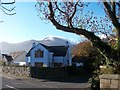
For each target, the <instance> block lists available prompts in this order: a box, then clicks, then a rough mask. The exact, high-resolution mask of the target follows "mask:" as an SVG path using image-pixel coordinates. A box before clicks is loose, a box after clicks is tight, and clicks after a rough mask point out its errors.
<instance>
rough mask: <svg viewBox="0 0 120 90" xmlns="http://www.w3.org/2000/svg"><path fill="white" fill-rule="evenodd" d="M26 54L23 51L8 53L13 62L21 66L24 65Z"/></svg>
mask: <svg viewBox="0 0 120 90" xmlns="http://www.w3.org/2000/svg"><path fill="white" fill-rule="evenodd" d="M26 54H27V53H26V52H25V51H17V52H11V53H10V54H9V55H10V56H12V58H13V60H12V62H13V64H16V65H20V66H23V65H26Z"/></svg>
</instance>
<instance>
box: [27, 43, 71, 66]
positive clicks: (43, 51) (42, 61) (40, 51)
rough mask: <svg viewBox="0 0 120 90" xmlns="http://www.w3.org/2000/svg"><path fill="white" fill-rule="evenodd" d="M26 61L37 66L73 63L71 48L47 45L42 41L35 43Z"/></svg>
mask: <svg viewBox="0 0 120 90" xmlns="http://www.w3.org/2000/svg"><path fill="white" fill-rule="evenodd" d="M26 62H27V64H28V65H29V66H36V67H57V66H69V65H71V50H70V47H69V45H68V42H66V46H46V45H43V44H41V43H39V44H37V45H35V43H33V47H32V48H31V49H30V50H29V52H28V53H27V55H26Z"/></svg>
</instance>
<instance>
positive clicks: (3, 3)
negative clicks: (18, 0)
mask: <svg viewBox="0 0 120 90" xmlns="http://www.w3.org/2000/svg"><path fill="white" fill-rule="evenodd" d="M14 3H15V0H14V1H13V2H8V3H4V2H2V3H1V4H14Z"/></svg>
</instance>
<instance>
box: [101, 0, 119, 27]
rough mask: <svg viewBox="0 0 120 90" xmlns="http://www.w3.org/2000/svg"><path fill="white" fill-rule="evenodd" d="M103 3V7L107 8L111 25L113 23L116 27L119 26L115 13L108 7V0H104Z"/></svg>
mask: <svg viewBox="0 0 120 90" xmlns="http://www.w3.org/2000/svg"><path fill="white" fill-rule="evenodd" d="M103 4H104V6H105V8H106V10H107V13H108V16H109V18H110V19H111V21H112V23H113V25H114V26H115V27H116V28H120V23H119V21H118V20H117V17H116V15H115V13H114V11H111V9H110V8H111V7H110V5H109V4H108V2H107V1H106V0H104V2H103Z"/></svg>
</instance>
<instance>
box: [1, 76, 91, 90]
mask: <svg viewBox="0 0 120 90" xmlns="http://www.w3.org/2000/svg"><path fill="white" fill-rule="evenodd" d="M88 87H89V83H70V82H55V81H47V80H43V79H35V78H13V77H9V76H4V77H2V90H6V89H7V90H23V89H25V90H26V89H27V90H28V89H31V90H36V89H38V90H40V89H41V88H42V89H45V88H46V89H47V88H49V89H51V90H54V89H56V90H61V89H65V88H66V89H67V88H69V89H71V88H72V89H73V88H75V90H76V89H77V88H78V89H80V88H88ZM66 89H65V90H66Z"/></svg>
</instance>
